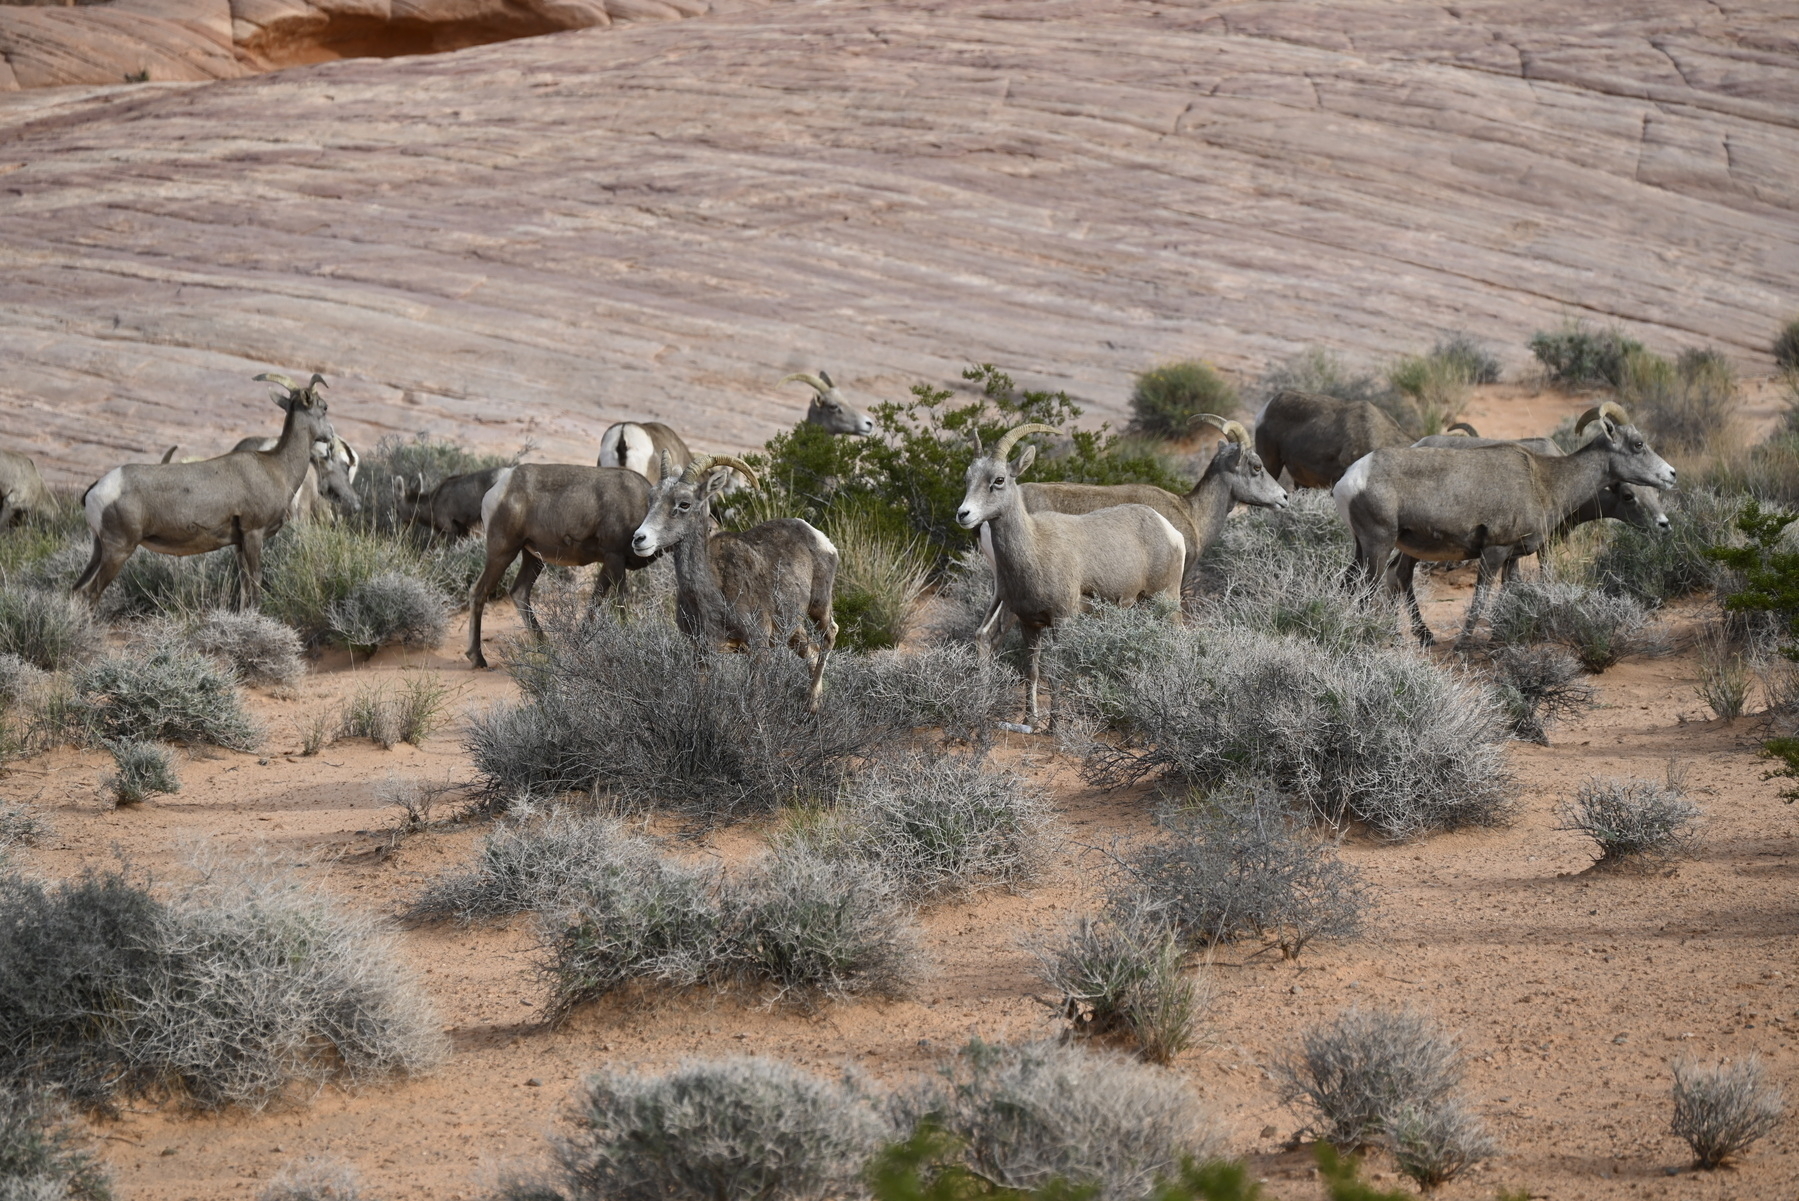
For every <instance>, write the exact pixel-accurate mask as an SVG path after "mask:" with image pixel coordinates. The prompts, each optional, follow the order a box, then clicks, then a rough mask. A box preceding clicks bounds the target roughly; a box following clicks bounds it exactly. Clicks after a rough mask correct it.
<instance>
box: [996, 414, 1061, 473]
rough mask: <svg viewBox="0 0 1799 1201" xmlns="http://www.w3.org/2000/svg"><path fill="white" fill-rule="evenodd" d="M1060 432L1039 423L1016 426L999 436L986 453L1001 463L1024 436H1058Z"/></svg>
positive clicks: (1050, 426) (1051, 426) (1053, 427)
mask: <svg viewBox="0 0 1799 1201" xmlns="http://www.w3.org/2000/svg"><path fill="white" fill-rule="evenodd" d="M1061 432H1062V431H1061V430H1059V429H1057V428H1056V427H1055V426H1053V425H1044V424H1042V423H1041V422H1037V421H1033V422H1031V423H1030V424H1028V425H1021V426H1017V427H1015V428H1013V429H1009V430H1007V431H1006V432H1005V433H1003V434H1001V435H1000V436H999V441H998V442H995V443H994V444H993V449H992V450H990V451H988V452H987V453H988V454H990V455H992V456H993V457H994V458H996V459H998V460H999V461H1000V462H1002V463H1003V462H1005V460H1006V456H1007V455H1009V454H1011V453H1012V447H1013V446H1015V445H1016V444H1017V442H1018V440H1019V439H1020V438H1022V437H1024V436H1025V435H1026V434H1059V433H1061Z"/></svg>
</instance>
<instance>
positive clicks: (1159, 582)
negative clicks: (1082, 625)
mask: <svg viewBox="0 0 1799 1201" xmlns="http://www.w3.org/2000/svg"><path fill="white" fill-rule="evenodd" d="M1059 432H1060V431H1059V430H1057V429H1056V428H1055V427H1054V426H1050V425H1038V424H1029V425H1020V426H1016V427H1014V428H1013V429H1010V430H1008V431H1006V433H1004V434H1002V435H1001V436H1000V439H999V441H998V442H995V443H994V444H993V449H991V450H989V451H987V452H985V453H983V452H982V451H981V450H980V439H979V437H978V436H977V437H976V439H975V448H976V449H975V458H974V462H973V463H970V464H969V466H968V476H967V479H968V490H967V492H966V493H964V494H963V497H962V505H961V507H960V508H959V509H957V510H956V521H957V523H958V524H959V525H961V526H962V528H963V529H968V530H972V529H975V528H976V527H978V526H979V525H981V524H982V523H983V522H985V523H986V524H987V528H988V535H989V539H990V541H991V543H992V547H993V574H994V579H995V581H996V582H997V584H998V592H999V600H1000V604H1001V606H1002V608H1001V610H1000V612H1001V613H1003V612H1010V613H1011V614H1012V615H1013V616H1015V617H1016V618H1018V621H1019V624H1020V625H1022V626H1023V627H1024V640H1025V649H1026V653H1027V655H1028V657H1029V668H1028V674H1027V683H1028V693H1027V695H1028V697H1029V704H1028V712H1029V714H1030V721H1031V723H1032V724H1033V725H1035V724H1036V720H1037V682H1038V676H1039V672H1038V664H1039V659H1040V658H1041V651H1042V640H1043V632H1044V631H1045V630H1047V629H1049V628H1050V627H1052V626H1054V625H1056V624H1057V623H1059V622H1064V621H1067V620H1068V619H1069V618H1070V617H1073V616H1074V615H1075V614H1077V613H1079V612H1080V609H1081V601H1082V599H1083V598H1087V599H1092V600H1102V601H1111V602H1113V603H1114V604H1120V605H1130V604H1135V603H1136V602H1137V600H1139V599H1140V598H1142V597H1148V596H1162V597H1166V598H1167V599H1168V600H1169V601H1171V602H1173V603H1174V604H1175V605H1177V606H1178V605H1179V604H1180V599H1181V572H1182V569H1183V568H1184V567H1185V566H1186V559H1187V541H1186V539H1185V538H1183V537H1181V532H1180V531H1179V530H1177V529H1176V528H1175V527H1174V526H1173V525H1172V524H1171V523H1170V522H1169V520H1168V519H1167V518H1166V517H1164V516H1162V515H1161V514H1160V513H1158V512H1157V511H1156V510H1155V509H1152V508H1151V507H1150V506H1148V505H1141V504H1124V505H1114V506H1112V507H1110V508H1104V509H1099V510H1096V511H1094V512H1091V513H1054V512H1040V513H1033V512H1031V511H1030V509H1029V508H1027V507H1026V505H1025V501H1024V493H1023V490H1022V489H1021V488H1019V486H1018V477H1019V476H1020V475H1022V474H1024V473H1025V472H1026V471H1028V470H1029V469H1030V466H1031V464H1032V463H1033V462H1035V461H1036V458H1037V448H1036V447H1034V446H1027V447H1025V448H1024V450H1023V451H1022V452H1020V454H1019V456H1018V459H1017V461H1016V462H1013V463H1008V462H1007V461H1006V456H1007V455H1008V454H1010V453H1011V450H1012V447H1013V446H1014V445H1015V444H1016V443H1017V442H1018V440H1019V439H1020V438H1022V437H1024V436H1025V435H1026V434H1037V433H1044V434H1054V433H1059ZM999 615H1000V614H999V613H996V614H995V615H994V617H993V618H992V619H990V620H989V621H988V622H987V623H986V624H985V625H984V626H983V627H982V630H981V633H980V634H979V635H978V636H977V638H978V640H979V641H980V642H981V644H982V645H983V647H984V646H985V644H986V642H987V639H988V637H989V634H990V630H991V629H992V628H997V626H998V624H999Z"/></svg>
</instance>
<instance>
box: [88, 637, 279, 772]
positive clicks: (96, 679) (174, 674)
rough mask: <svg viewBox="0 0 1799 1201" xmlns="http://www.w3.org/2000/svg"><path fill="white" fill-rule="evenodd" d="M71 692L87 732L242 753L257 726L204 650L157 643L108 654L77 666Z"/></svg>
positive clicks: (256, 737) (254, 739)
mask: <svg viewBox="0 0 1799 1201" xmlns="http://www.w3.org/2000/svg"><path fill="white" fill-rule="evenodd" d="M73 684H74V689H75V695H76V696H77V698H78V699H79V700H80V702H81V704H82V705H83V706H84V708H85V716H86V720H87V723H88V726H89V728H90V730H91V731H92V732H93V735H94V736H95V737H97V738H99V739H102V740H112V741H117V740H120V739H137V740H148V741H155V742H183V743H190V744H208V745H213V746H222V747H226V748H228V749H230V750H238V751H247V750H250V749H251V748H253V747H254V746H255V745H256V744H257V743H259V742H260V741H262V731H261V730H260V729H258V728H257V726H256V724H255V723H254V722H253V721H252V720H251V719H250V715H249V714H248V713H246V712H245V711H244V707H243V699H242V697H241V696H240V695H239V693H238V688H237V681H236V679H235V678H234V677H233V676H232V675H231V674H229V673H227V672H225V671H222V670H220V668H219V666H218V664H217V663H215V662H214V661H213V659H212V658H211V657H210V656H208V655H202V654H199V653H198V652H196V651H190V650H183V649H181V648H179V647H176V646H173V645H168V644H164V645H161V646H154V647H150V648H147V649H146V650H144V651H142V652H137V653H134V652H130V651H127V652H126V653H124V654H117V655H108V656H106V657H105V658H102V659H97V660H95V661H94V662H92V663H89V664H87V665H85V666H83V667H81V668H80V669H79V670H77V671H76V672H75V674H74V677H73Z"/></svg>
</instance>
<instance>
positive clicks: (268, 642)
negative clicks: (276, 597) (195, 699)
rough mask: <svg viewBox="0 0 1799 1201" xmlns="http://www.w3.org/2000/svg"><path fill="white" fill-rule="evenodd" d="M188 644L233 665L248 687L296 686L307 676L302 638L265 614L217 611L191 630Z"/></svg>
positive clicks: (288, 627)
mask: <svg viewBox="0 0 1799 1201" xmlns="http://www.w3.org/2000/svg"><path fill="white" fill-rule="evenodd" d="M187 643H188V645H189V646H191V647H192V648H193V649H194V650H197V651H199V652H200V653H201V654H203V655H212V656H214V657H216V658H219V659H223V660H224V661H225V662H226V663H229V664H230V665H231V667H232V670H234V671H236V672H237V676H238V678H239V679H241V680H243V681H244V682H245V683H248V684H292V683H295V682H296V681H298V680H299V679H300V677H301V676H303V675H305V674H306V665H305V664H304V663H302V662H301V661H300V651H301V649H302V647H301V643H300V635H299V634H298V633H297V632H296V631H295V630H294V628H293V627H292V626H288V625H283V624H282V623H281V622H279V621H276V620H275V619H274V618H273V617H266V616H264V615H263V614H261V613H236V612H233V611H231V610H230V609H214V610H213V611H212V612H211V613H208V614H207V615H206V616H205V617H203V618H201V619H200V621H199V622H197V623H196V624H195V625H194V626H193V628H192V629H190V630H189V631H188V633H187Z"/></svg>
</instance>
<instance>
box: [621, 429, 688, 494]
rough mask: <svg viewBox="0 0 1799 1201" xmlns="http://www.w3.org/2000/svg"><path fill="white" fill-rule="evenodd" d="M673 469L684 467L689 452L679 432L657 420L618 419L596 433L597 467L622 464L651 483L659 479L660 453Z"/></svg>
mask: <svg viewBox="0 0 1799 1201" xmlns="http://www.w3.org/2000/svg"><path fill="white" fill-rule="evenodd" d="M663 455H667V456H668V457H669V458H670V459H671V460H673V462H674V465H675V466H676V467H677V468H680V467H685V466H687V464H688V462H689V461H690V460H691V459H692V458H693V452H692V451H689V450H688V449H687V443H685V442H683V441H681V435H679V434H677V433H675V431H674V430H672V429H670V428H669V427H668V426H666V425H663V424H662V423H661V422H660V421H645V422H643V423H642V424H639V423H637V422H635V421H620V422H618V423H617V424H614V425H609V426H607V427H606V432H605V433H603V434H601V435H600V466H601V467H624V468H627V469H629V470H631V471H635V472H636V473H637V474H638V475H641V476H642V477H643V478H644V479H646V480H648V481H650V483H652V484H653V483H655V482H656V481H657V480H659V479H661V478H662V475H661V470H662V469H661V464H662V456H663Z"/></svg>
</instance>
